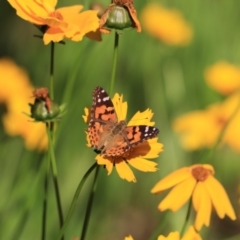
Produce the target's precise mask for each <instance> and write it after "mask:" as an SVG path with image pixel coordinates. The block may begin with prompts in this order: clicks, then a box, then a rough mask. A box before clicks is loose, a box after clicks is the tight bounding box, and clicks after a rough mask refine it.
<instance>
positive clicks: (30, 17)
mask: <svg viewBox="0 0 240 240" xmlns="http://www.w3.org/2000/svg"><path fill="white" fill-rule="evenodd" d="M8 2H9V3H10V4H11V5H12V7H13V8H15V9H16V11H17V15H18V16H19V17H21V18H22V19H24V20H26V21H28V22H31V23H34V24H37V25H43V24H44V18H43V17H42V16H38V15H36V14H35V13H33V12H32V11H29V9H28V5H27V4H28V1H19V0H8ZM26 5H27V6H26ZM30 10H31V9H30ZM44 16H45V17H46V16H47V13H45V15H44Z"/></svg>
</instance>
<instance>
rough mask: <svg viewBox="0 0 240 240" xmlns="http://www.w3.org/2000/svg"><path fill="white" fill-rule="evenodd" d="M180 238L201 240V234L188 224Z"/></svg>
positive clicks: (183, 239)
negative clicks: (186, 229)
mask: <svg viewBox="0 0 240 240" xmlns="http://www.w3.org/2000/svg"><path fill="white" fill-rule="evenodd" d="M181 240H202V238H201V236H200V235H199V234H198V233H197V232H196V231H195V229H194V227H193V226H190V227H189V229H188V231H187V232H186V233H185V234H184V236H183V237H182V238H181Z"/></svg>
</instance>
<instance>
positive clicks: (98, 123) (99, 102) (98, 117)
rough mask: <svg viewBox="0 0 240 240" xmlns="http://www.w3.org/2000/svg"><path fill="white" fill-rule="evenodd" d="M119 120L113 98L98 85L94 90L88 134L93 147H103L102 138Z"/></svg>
mask: <svg viewBox="0 0 240 240" xmlns="http://www.w3.org/2000/svg"><path fill="white" fill-rule="evenodd" d="M117 121H118V120H117V115H116V112H115V109H114V106H113V103H112V100H111V98H110V97H109V95H108V94H107V92H106V91H105V90H104V89H103V88H101V87H96V88H95V89H94V91H93V104H92V107H91V111H90V121H89V124H88V136H89V140H90V144H91V146H92V147H93V148H95V149H99V148H101V147H102V146H100V145H101V144H99V141H100V138H102V137H103V135H107V134H108V132H109V131H110V130H111V126H112V125H114V124H115V123H117Z"/></svg>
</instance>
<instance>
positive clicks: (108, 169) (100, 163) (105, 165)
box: [95, 154, 113, 175]
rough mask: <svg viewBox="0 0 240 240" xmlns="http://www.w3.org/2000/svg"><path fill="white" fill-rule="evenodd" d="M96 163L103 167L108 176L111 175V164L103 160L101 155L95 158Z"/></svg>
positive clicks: (107, 160)
mask: <svg viewBox="0 0 240 240" xmlns="http://www.w3.org/2000/svg"><path fill="white" fill-rule="evenodd" d="M95 159H96V160H97V163H98V164H99V165H104V167H105V168H106V169H107V172H108V175H110V174H111V172H112V170H113V164H112V162H111V161H110V160H109V159H106V158H103V157H102V156H101V155H99V154H98V155H97V156H96V158H95Z"/></svg>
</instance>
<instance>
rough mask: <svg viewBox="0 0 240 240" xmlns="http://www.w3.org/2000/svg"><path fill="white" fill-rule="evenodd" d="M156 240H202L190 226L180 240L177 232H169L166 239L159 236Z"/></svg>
mask: <svg viewBox="0 0 240 240" xmlns="http://www.w3.org/2000/svg"><path fill="white" fill-rule="evenodd" d="M157 240H202V238H201V236H200V235H199V234H198V233H197V232H196V231H195V229H194V227H193V226H190V227H189V229H188V231H187V232H186V233H185V234H184V236H183V237H182V238H180V234H179V232H171V233H170V234H169V235H168V236H167V237H164V236H162V235H160V236H159V237H158V239H157Z"/></svg>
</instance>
